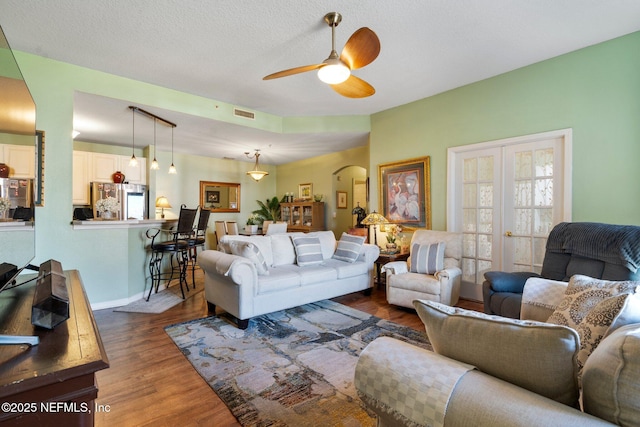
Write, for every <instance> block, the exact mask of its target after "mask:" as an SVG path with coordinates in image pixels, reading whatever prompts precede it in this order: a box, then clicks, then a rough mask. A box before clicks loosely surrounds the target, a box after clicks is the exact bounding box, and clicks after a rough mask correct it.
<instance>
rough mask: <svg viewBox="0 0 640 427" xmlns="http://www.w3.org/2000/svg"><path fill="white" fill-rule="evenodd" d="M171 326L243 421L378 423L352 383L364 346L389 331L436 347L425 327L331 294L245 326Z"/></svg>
mask: <svg viewBox="0 0 640 427" xmlns="http://www.w3.org/2000/svg"><path fill="white" fill-rule="evenodd" d="M165 331H166V332H167V334H169V336H170V337H171V339H173V341H174V342H175V344H176V345H177V346H178V348H179V349H180V351H181V352H182V353H183V354H184V355H185V357H186V358H187V359H188V360H189V362H191V364H192V365H193V367H194V368H195V369H196V371H198V373H199V374H200V376H202V378H204V380H205V381H206V382H207V383H208V384H209V385H210V386H211V388H213V390H214V391H215V392H216V393H217V394H218V396H220V398H221V399H222V401H223V402H224V403H225V404H226V405H227V406H228V407H229V409H230V410H231V412H232V413H233V415H234V416H235V417H236V418H237V419H238V422H239V423H240V424H241V425H243V426H261V427H262V426H278V427H280V426H336V425H342V426H348V427H351V426H354V427H355V426H373V425H375V420H374V418H373V416H372V415H370V414H368V413H367V412H366V410H365V409H364V407H363V405H362V402H361V401H360V399H359V398H358V396H357V393H356V390H355V387H354V384H353V376H354V372H355V365H356V362H357V361H358V356H359V355H360V352H361V351H362V349H363V348H364V347H365V346H366V345H367V344H368V343H370V342H371V341H373V340H374V339H376V338H378V337H381V336H390V337H395V338H398V339H400V340H403V341H406V342H410V343H412V344H415V345H418V346H420V347H423V348H427V349H430V350H431V346H430V344H429V343H428V341H427V338H426V334H425V333H424V331H416V330H413V329H410V328H407V327H404V326H401V325H398V324H395V323H393V322H389V321H387V320H383V319H380V318H378V317H375V316H371V315H369V314H367V313H363V312H361V311H358V310H355V309H352V308H350V307H347V306H344V305H342V304H338V303H336V302H333V301H329V300H326V301H320V302H317V303H313V304H307V305H303V306H300V307H296V308H292V309H288V310H283V311H279V312H276V313H272V314H268V315H264V316H259V317H255V318H253V319H251V320H250V321H249V327H248V328H247V329H246V330H240V329H237V328H236V327H235V326H233V325H232V324H230V323H229V322H228V321H227V320H225V319H223V318H220V317H207V318H204V319H196V320H192V321H189V322H185V323H179V324H175V325H171V326H167V327H166V328H165Z"/></svg>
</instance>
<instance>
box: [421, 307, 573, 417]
mask: <svg viewBox="0 0 640 427" xmlns="http://www.w3.org/2000/svg"><path fill="white" fill-rule="evenodd" d="M413 304H414V307H415V309H416V310H417V312H418V315H419V316H420V319H422V321H423V323H424V324H425V328H426V331H427V336H428V338H429V341H430V342H431V344H432V345H433V349H434V351H435V352H436V353H438V354H441V355H443V356H447V357H450V358H452V359H455V360H458V361H460V362H463V363H468V364H471V365H474V366H476V367H477V368H478V369H479V370H481V371H482V372H485V373H487V374H489V375H492V376H494V377H497V378H500V379H502V380H504V381H507V382H510V383H512V384H515V385H517V386H520V387H522V388H524V389H527V390H529V391H532V392H534V393H537V394H540V395H542V396H545V397H548V398H549V399H553V400H555V401H558V402H560V403H564V404H566V405H570V406H576V405H577V402H578V394H579V393H578V384H577V381H576V369H575V365H574V358H575V357H576V355H577V353H578V349H579V346H580V340H579V337H578V333H577V332H576V331H574V330H573V329H571V328H568V327H566V326H560V325H553V324H548V323H543V322H533V321H524V320H517V319H508V318H505V317H500V316H489V315H486V314H484V313H478V312H473V311H470V310H464V309H461V308H455V307H449V306H446V305H444V304H440V303H436V302H433V301H425V300H416V301H414V303H413Z"/></svg>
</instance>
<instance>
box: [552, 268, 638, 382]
mask: <svg viewBox="0 0 640 427" xmlns="http://www.w3.org/2000/svg"><path fill="white" fill-rule="evenodd" d="M639 285H640V282H634V281H611V280H599V279H594V278H592V277H588V276H583V275H579V274H576V275H574V276H572V277H571V279H570V280H569V285H568V286H567V289H566V291H565V296H564V298H563V299H562V301H561V302H560V304H559V305H558V307H557V308H556V310H555V311H554V312H553V314H552V315H551V317H549V319H548V320H547V322H548V323H554V324H556V325H564V326H568V327H570V328H573V329H575V330H576V331H577V332H578V335H579V336H580V350H579V351H578V357H577V362H578V372H579V373H580V372H581V371H582V367H583V366H584V363H585V362H586V361H587V358H588V357H589V355H590V354H591V353H592V352H593V350H595V348H596V347H597V346H598V344H600V341H602V339H603V338H604V337H605V336H606V335H607V334H608V333H609V332H610V331H609V329H610V328H611V325H612V324H614V323H615V325H616V327H620V326H622V324H621V323H622V322H620V321H619V320H618V319H621V318H627V317H629V315H628V313H625V311H626V310H627V308H628V309H629V310H633V309H635V308H633V309H632V307H636V304H635V300H636V298H635V297H634V298H633V299H630V298H629V297H630V295H632V294H634V293H635V292H636V290H637V288H638V286H639Z"/></svg>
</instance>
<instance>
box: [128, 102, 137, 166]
mask: <svg viewBox="0 0 640 427" xmlns="http://www.w3.org/2000/svg"><path fill="white" fill-rule="evenodd" d="M135 150H136V112H135V110H134V109H131V159H130V160H129V166H132V167H137V166H138V159H136V152H135Z"/></svg>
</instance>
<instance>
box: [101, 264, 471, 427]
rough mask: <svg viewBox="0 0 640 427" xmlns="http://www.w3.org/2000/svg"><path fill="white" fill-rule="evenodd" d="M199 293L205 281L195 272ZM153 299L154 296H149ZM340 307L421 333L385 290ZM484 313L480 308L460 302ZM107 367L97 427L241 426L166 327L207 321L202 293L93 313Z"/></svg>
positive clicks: (351, 297) (412, 317)
mask: <svg viewBox="0 0 640 427" xmlns="http://www.w3.org/2000/svg"><path fill="white" fill-rule="evenodd" d="M196 286H197V287H198V288H200V289H202V286H203V275H202V272H201V271H197V272H196ZM151 298H153V295H152V296H151ZM334 301H337V302H339V303H341V304H345V305H348V306H350V307H353V308H355V309H358V310H361V311H364V312H366V313H369V314H373V315H374V316H378V317H380V318H383V319H388V320H391V321H393V322H396V323H399V324H401V325H405V326H408V327H411V328H414V329H422V328H423V325H422V322H421V321H420V318H419V317H418V316H417V315H416V313H415V311H413V310H410V309H405V308H402V307H396V306H391V305H389V304H387V301H386V296H385V292H384V290H381V289H375V290H374V291H373V293H372V294H371V296H364V295H363V294H362V293H361V292H357V293H354V294H349V295H345V296H342V297H339V298H335V299H334ZM459 305H460V306H463V307H464V308H468V309H473V310H478V311H482V304H480V303H476V302H471V301H461V302H460V304H459ZM94 316H95V319H96V322H97V324H98V328H99V330H100V335H101V337H102V341H103V343H104V346H105V349H106V351H107V355H108V357H109V363H110V367H109V369H105V370H102V371H99V372H97V381H98V387H99V393H98V399H97V401H96V403H97V404H98V405H101V406H102V407H105V408H108V411H104V410H103V411H101V412H97V413H96V417H95V420H96V425H97V426H98V427H107V426H115V425H117V426H151V425H153V426H154V427H159V426H175V425H180V426H220V427H226V426H229V427H232V426H239V424H238V422H237V421H236V419H235V417H234V416H233V415H232V414H231V412H230V411H229V409H227V407H226V405H225V404H224V403H223V402H222V401H221V400H220V398H219V397H218V396H217V395H216V394H215V392H214V391H213V390H212V389H211V387H209V385H208V384H207V383H206V382H205V381H204V380H203V379H202V378H201V377H200V375H199V374H198V373H197V372H196V371H195V369H193V367H192V366H191V364H190V363H189V362H188V361H187V359H186V358H185V357H184V356H183V355H182V353H181V352H180V350H179V349H178V347H176V345H175V344H174V343H173V341H172V340H171V338H169V336H168V335H167V334H166V333H165V332H164V327H165V326H167V325H170V324H173V323H179V322H185V321H187V320H192V319H196V318H202V317H207V316H208V313H207V305H206V301H205V300H204V292H200V293H199V294H198V295H196V296H194V297H192V298H190V299H188V300H186V301H184V302H181V303H180V304H178V305H177V306H175V307H173V308H171V309H169V310H167V311H165V312H164V313H160V314H143V313H125V312H115V311H113V310H112V309H106V310H98V311H95V312H94Z"/></svg>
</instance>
